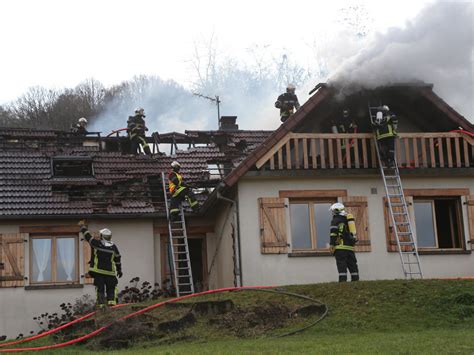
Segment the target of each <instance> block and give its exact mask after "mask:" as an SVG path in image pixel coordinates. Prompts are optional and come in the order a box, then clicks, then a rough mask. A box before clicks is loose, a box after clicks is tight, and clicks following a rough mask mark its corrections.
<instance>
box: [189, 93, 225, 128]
mask: <svg viewBox="0 0 474 355" xmlns="http://www.w3.org/2000/svg"><path fill="white" fill-rule="evenodd" d="M193 95H194V96H199V97H202V98H203V99H207V100H211V101H212V102H215V103H216V106H217V128H218V129H219V119H220V118H221V110H220V103H221V100H220V99H219V95H216V96H214V97H210V96H206V95H203V94H200V93H198V92H194V93H193Z"/></svg>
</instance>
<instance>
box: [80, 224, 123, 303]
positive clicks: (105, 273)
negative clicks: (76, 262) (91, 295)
mask: <svg viewBox="0 0 474 355" xmlns="http://www.w3.org/2000/svg"><path fill="white" fill-rule="evenodd" d="M79 226H80V227H81V233H82V235H83V236H84V238H85V239H86V240H87V242H88V243H89V245H90V246H91V259H90V261H89V275H91V276H92V277H93V278H94V286H95V289H96V292H97V306H98V307H99V308H102V307H104V306H105V304H106V301H107V306H114V305H116V304H117V295H118V290H117V284H118V280H117V277H118V278H121V277H122V275H123V274H122V264H121V256H120V252H119V250H118V248H117V245H115V243H114V242H112V240H111V239H112V232H111V231H110V229H107V228H104V229H101V230H100V231H99V233H100V238H99V239H96V238H94V237H93V236H92V234H91V233H90V232H89V230H88V228H87V225H86V222H85V221H84V220H82V221H80V222H79Z"/></svg>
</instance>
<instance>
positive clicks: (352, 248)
mask: <svg viewBox="0 0 474 355" xmlns="http://www.w3.org/2000/svg"><path fill="white" fill-rule="evenodd" d="M336 250H352V251H354V247H351V246H349V245H336Z"/></svg>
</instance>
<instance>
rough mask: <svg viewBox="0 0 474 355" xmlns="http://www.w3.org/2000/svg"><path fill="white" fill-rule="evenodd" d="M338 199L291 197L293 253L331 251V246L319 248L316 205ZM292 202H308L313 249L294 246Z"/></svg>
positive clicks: (333, 201)
mask: <svg viewBox="0 0 474 355" xmlns="http://www.w3.org/2000/svg"><path fill="white" fill-rule="evenodd" d="M337 201H338V198H337V197H319V198H289V206H290V225H289V231H290V240H291V244H290V245H291V253H300V254H303V253H314V252H329V251H330V248H318V247H317V245H318V235H317V231H316V216H315V210H314V205H315V204H318V203H320V204H323V203H330V204H331V203H335V202H337ZM292 204H306V205H308V213H309V231H310V240H311V249H308V248H294V247H293V231H292V229H291V205H292ZM328 213H329V211H328Z"/></svg>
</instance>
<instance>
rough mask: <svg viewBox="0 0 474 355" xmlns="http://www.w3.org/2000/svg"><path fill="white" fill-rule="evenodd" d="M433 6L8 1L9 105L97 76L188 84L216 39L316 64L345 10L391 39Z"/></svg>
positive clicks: (3, 32) (4, 92) (0, 97)
mask: <svg viewBox="0 0 474 355" xmlns="http://www.w3.org/2000/svg"><path fill="white" fill-rule="evenodd" d="M427 3H430V2H429V1H425V0H411V1H400V0H398V1H357V2H356V1H314V0H312V1H302V0H294V1H291V2H288V1H281V0H274V1H272V2H268V1H249V0H240V1H238V2H230V1H222V0H221V1H214V0H201V1H187V0H184V1H179V2H178V1H167V2H165V1H152V0H133V1H131V0H130V1H127V0H113V1H112V0H2V1H0V13H1V14H2V20H1V21H0V36H1V37H0V38H1V45H2V48H3V51H2V55H1V56H0V58H1V59H0V61H1V63H0V78H1V80H0V104H3V103H6V102H8V101H10V100H14V99H15V98H17V97H18V96H19V95H21V94H22V93H23V92H25V90H26V89H27V88H28V87H31V86H36V85H40V86H45V87H48V88H63V87H74V86H75V85H77V84H78V83H79V82H81V81H83V80H84V79H86V78H91V77H93V78H95V79H97V80H99V81H101V82H102V83H104V84H105V85H106V86H111V85H113V84H118V83H119V82H121V81H123V80H127V79H130V78H132V77H133V76H134V75H140V74H147V75H149V74H153V75H159V76H160V77H162V78H164V79H174V80H176V81H177V82H179V83H181V84H183V85H184V86H187V85H189V83H190V80H189V78H190V76H191V75H192V74H193V72H192V68H191V65H190V60H191V59H192V58H193V52H194V48H195V45H196V44H200V43H205V42H207V41H209V39H210V38H211V37H213V38H214V39H215V41H216V43H217V45H218V48H219V54H220V55H223V56H232V57H235V58H236V59H239V58H242V59H243V58H244V57H245V56H248V55H249V54H248V48H251V47H252V46H254V45H258V46H269V47H271V48H272V49H273V50H275V51H277V50H281V49H284V50H286V51H289V52H291V53H292V54H293V56H294V58H296V59H297V60H298V61H299V62H300V63H302V64H303V65H308V66H311V61H312V59H313V58H314V45H313V43H315V41H318V43H329V42H331V41H332V40H333V39H334V36H336V33H338V31H339V30H340V27H341V23H340V18H341V9H342V8H345V7H346V8H347V7H348V6H360V5H363V6H365V9H366V10H367V15H368V18H370V25H371V28H372V30H373V31H380V32H383V31H385V30H387V29H388V28H389V27H392V26H399V27H403V26H404V25H405V23H406V21H407V20H410V19H412V18H413V17H415V16H416V15H417V14H418V13H419V12H420V10H421V9H422V8H423V7H424V6H425V5H426V4H427ZM342 47H343V45H342V46H341V47H340V48H339V49H340V50H341V51H342V52H343V51H344V48H342ZM341 60H342V59H341Z"/></svg>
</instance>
